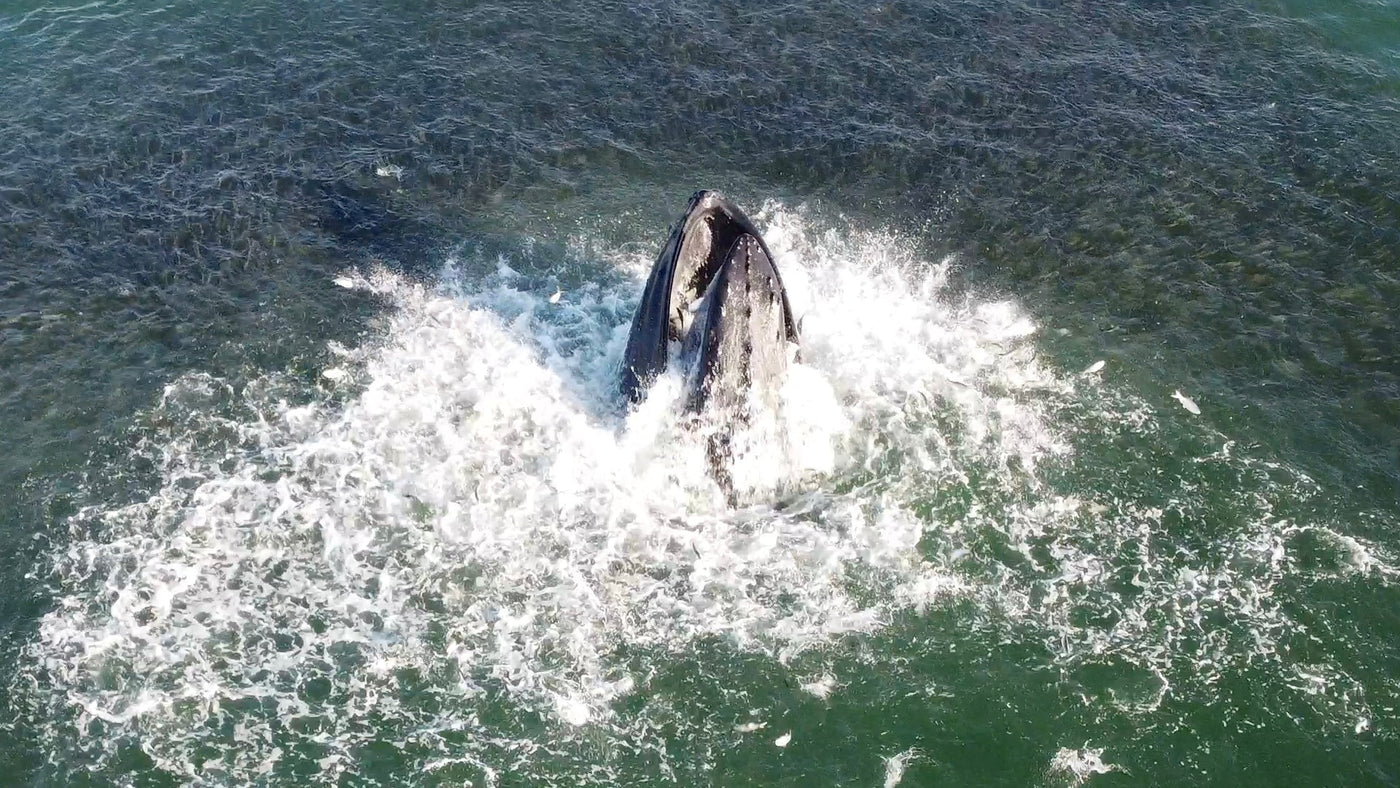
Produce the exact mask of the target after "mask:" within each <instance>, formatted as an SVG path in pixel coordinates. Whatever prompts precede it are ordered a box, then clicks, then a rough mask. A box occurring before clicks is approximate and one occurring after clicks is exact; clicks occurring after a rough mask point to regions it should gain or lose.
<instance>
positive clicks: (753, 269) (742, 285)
mask: <svg viewBox="0 0 1400 788" xmlns="http://www.w3.org/2000/svg"><path fill="white" fill-rule="evenodd" d="M797 342H798V334H797V323H796V322H795V321H794V320H793V317H792V306H791V305H790V304H789V303H788V297H787V291H786V289H784V287H783V282H782V277H781V276H779V274H778V269H777V267H776V266H775V265H774V263H773V255H772V252H771V251H769V249H768V245H767V244H765V243H764V241H763V237H762V235H760V233H759V232H758V229H757V228H756V227H755V226H754V224H753V222H752V221H750V220H749V218H748V217H747V216H745V215H744V212H743V211H741V210H739V208H738V207H737V206H735V205H734V204H733V203H731V202H729V201H728V200H726V199H725V198H723V197H721V196H720V195H719V194H717V193H715V192H711V191H699V192H696V193H695V195H694V196H692V197H691V198H690V204H689V205H687V206H686V210H685V213H684V214H683V215H682V216H681V218H680V221H678V222H677V223H676V224H675V226H673V227H672V229H671V234H670V237H669V238H668V239H667V241H666V245H665V246H664V247H662V250H661V254H660V255H659V256H658V257H657V260H656V264H655V265H654V266H653V267H652V270H651V275H650V276H649V277H648V278H647V283H646V288H645V290H644V291H643V293H642V300H641V303H640V304H638V306H637V314H636V316H635V317H634V318H633V320H632V330H631V333H630V335H629V336H628V338H627V349H626V352H625V354H624V356H623V366H622V380H621V388H622V393H623V395H624V396H625V397H626V398H627V399H628V401H629V402H634V403H635V402H639V401H641V400H642V399H643V398H644V397H645V395H646V390H647V387H648V386H649V385H650V384H651V382H652V381H653V380H655V379H656V377H657V376H658V375H660V374H661V373H662V372H663V371H665V369H666V367H667V365H668V363H669V362H670V359H671V355H672V354H671V349H672V347H673V345H672V343H680V345H681V346H682V352H681V358H682V359H683V361H684V364H685V366H686V369H687V395H686V400H685V401H686V409H687V410H690V411H696V412H698V411H700V410H706V409H709V408H711V407H713V406H714V405H716V404H724V405H729V406H733V405H736V404H737V403H738V402H740V401H741V400H743V399H745V398H747V397H748V396H749V395H750V393H751V392H753V391H755V390H758V391H760V392H773V391H776V388H777V387H778V386H780V385H781V380H782V376H783V371H784V369H785V367H786V363H787V355H788V354H787V348H788V345H789V343H791V344H793V345H796V344H797Z"/></svg>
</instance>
